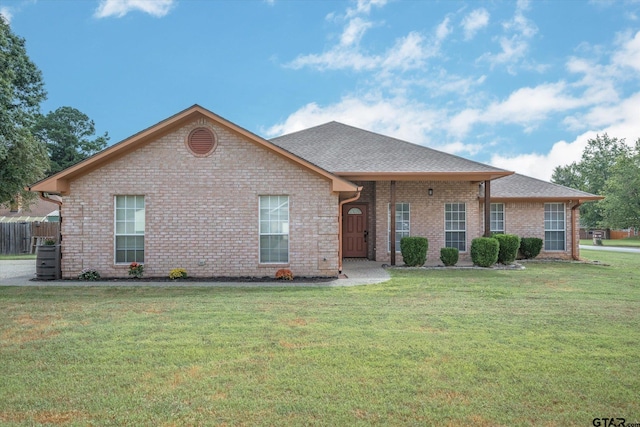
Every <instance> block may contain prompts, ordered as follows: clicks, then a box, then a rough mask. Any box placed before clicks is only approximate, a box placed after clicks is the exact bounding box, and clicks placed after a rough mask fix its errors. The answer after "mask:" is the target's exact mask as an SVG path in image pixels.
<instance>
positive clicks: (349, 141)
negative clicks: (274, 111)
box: [270, 122, 601, 200]
mask: <svg viewBox="0 0 640 427" xmlns="http://www.w3.org/2000/svg"><path fill="white" fill-rule="evenodd" d="M270 142H272V143H273V144H275V145H277V146H279V147H281V148H284V149H285V150H287V151H289V152H291V153H293V154H295V155H296V156H299V157H302V158H303V159H305V160H307V161H309V162H311V163H313V164H315V165H316V166H319V167H321V168H323V169H324V170H326V171H329V172H331V173H335V174H338V175H340V174H353V173H407V172H416V173H477V172H480V173H496V172H497V173H499V174H507V173H509V172H507V171H505V170H504V169H498V168H495V167H493V166H489V165H485V164H483V163H479V162H475V161H472V160H468V159H465V158H462V157H458V156H454V155H452V154H448V153H444V152H442V151H438V150H434V149H432V148H428V147H425V146H422V145H417V144H412V143H410V142H407V141H403V140H400V139H396V138H392V137H389V136H385V135H380V134H378V133H374V132H370V131H367V130H363V129H359V128H356V127H353V126H348V125H345V124H342V123H338V122H329V123H326V124H323V125H319V126H315V127H312V128H309V129H305V130H301V131H298V132H293V133H290V134H287V135H283V136H279V137H277V138H273V139H271V140H270ZM491 197H492V198H504V199H536V198H540V199H546V200H553V199H556V200H561V199H562V200H572V199H574V200H578V199H580V200H597V199H600V198H601V197H599V196H596V195H593V194H589V193H585V192H584V191H579V190H574V189H572V188H568V187H564V186H562V185H558V184H553V183H550V182H547V181H542V180H539V179H536V178H531V177H528V176H525V175H519V174H512V175H508V176H503V177H502V178H498V179H495V180H492V181H491Z"/></svg>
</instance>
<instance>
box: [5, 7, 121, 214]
mask: <svg viewBox="0 0 640 427" xmlns="http://www.w3.org/2000/svg"><path fill="white" fill-rule="evenodd" d="M46 98H47V92H46V90H45V89H44V82H43V79H42V72H41V71H40V70H39V69H38V67H37V66H36V65H35V64H34V63H33V62H32V61H31V60H30V59H29V56H28V55H27V51H26V47H25V40H24V39H23V38H21V37H19V36H17V35H15V34H14V33H13V32H12V31H11V27H10V26H9V24H8V23H7V22H6V21H5V20H4V18H3V17H2V16H0V206H9V205H10V204H11V203H13V202H14V201H16V200H17V199H20V201H21V203H22V204H23V205H28V204H29V203H30V202H32V201H33V200H34V199H35V196H36V195H35V194H33V193H30V192H28V191H27V190H26V187H27V186H29V185H31V184H33V183H35V182H37V181H39V180H41V179H43V178H45V177H46V176H49V175H52V174H54V173H57V172H59V171H61V170H63V169H65V168H67V167H69V166H71V165H73V164H75V163H77V162H79V161H81V160H83V159H85V158H87V157H88V156H91V155H93V154H94V153H96V152H98V151H100V150H102V149H103V148H105V147H106V146H107V143H108V141H109V135H108V134H107V133H105V134H104V135H102V136H97V137H96V136H95V124H94V122H93V121H92V120H91V119H89V117H88V116H87V115H86V114H84V113H82V112H81V111H79V110H77V109H75V108H72V107H60V108H58V109H57V110H55V111H51V112H49V113H48V114H46V115H43V114H41V113H40V104H41V103H42V102H44V101H45V100H46Z"/></svg>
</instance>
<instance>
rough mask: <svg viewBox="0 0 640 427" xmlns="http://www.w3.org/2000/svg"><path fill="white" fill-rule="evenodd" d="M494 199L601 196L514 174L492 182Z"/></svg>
mask: <svg viewBox="0 0 640 427" xmlns="http://www.w3.org/2000/svg"><path fill="white" fill-rule="evenodd" d="M491 198H492V199H501V198H505V199H507V198H508V199H535V198H539V199H546V200H549V199H558V200H560V199H562V200H598V199H602V197H601V196H596V195H594V194H590V193H585V192H584V191H580V190H575V189H573V188H569V187H565V186H563V185H559V184H553V183H551V182H547V181H542V180H540V179H536V178H531V177H529V176H525V175H520V174H517V173H516V174H513V175H509V176H505V177H503V178H498V179H496V180H493V181H491Z"/></svg>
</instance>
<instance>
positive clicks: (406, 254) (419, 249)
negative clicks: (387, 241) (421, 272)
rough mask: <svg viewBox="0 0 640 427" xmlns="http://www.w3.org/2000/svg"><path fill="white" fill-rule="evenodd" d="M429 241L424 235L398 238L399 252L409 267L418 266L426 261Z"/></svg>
mask: <svg viewBox="0 0 640 427" xmlns="http://www.w3.org/2000/svg"><path fill="white" fill-rule="evenodd" d="M428 249H429V241H428V240H427V238H426V237H418V236H410V237H403V238H402V239H400V252H401V253H402V259H403V260H404V263H405V264H406V265H408V266H409V267H420V266H422V265H423V264H424V263H425V261H427V250H428Z"/></svg>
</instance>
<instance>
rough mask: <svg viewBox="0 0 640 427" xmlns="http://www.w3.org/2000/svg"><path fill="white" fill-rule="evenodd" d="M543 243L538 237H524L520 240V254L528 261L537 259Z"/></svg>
mask: <svg viewBox="0 0 640 427" xmlns="http://www.w3.org/2000/svg"><path fill="white" fill-rule="evenodd" d="M542 243H543V242H542V239H540V238H538V237H523V238H522V239H520V254H521V255H522V257H523V258H526V259H532V258H535V257H537V256H538V255H539V254H540V251H541V250H542Z"/></svg>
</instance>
